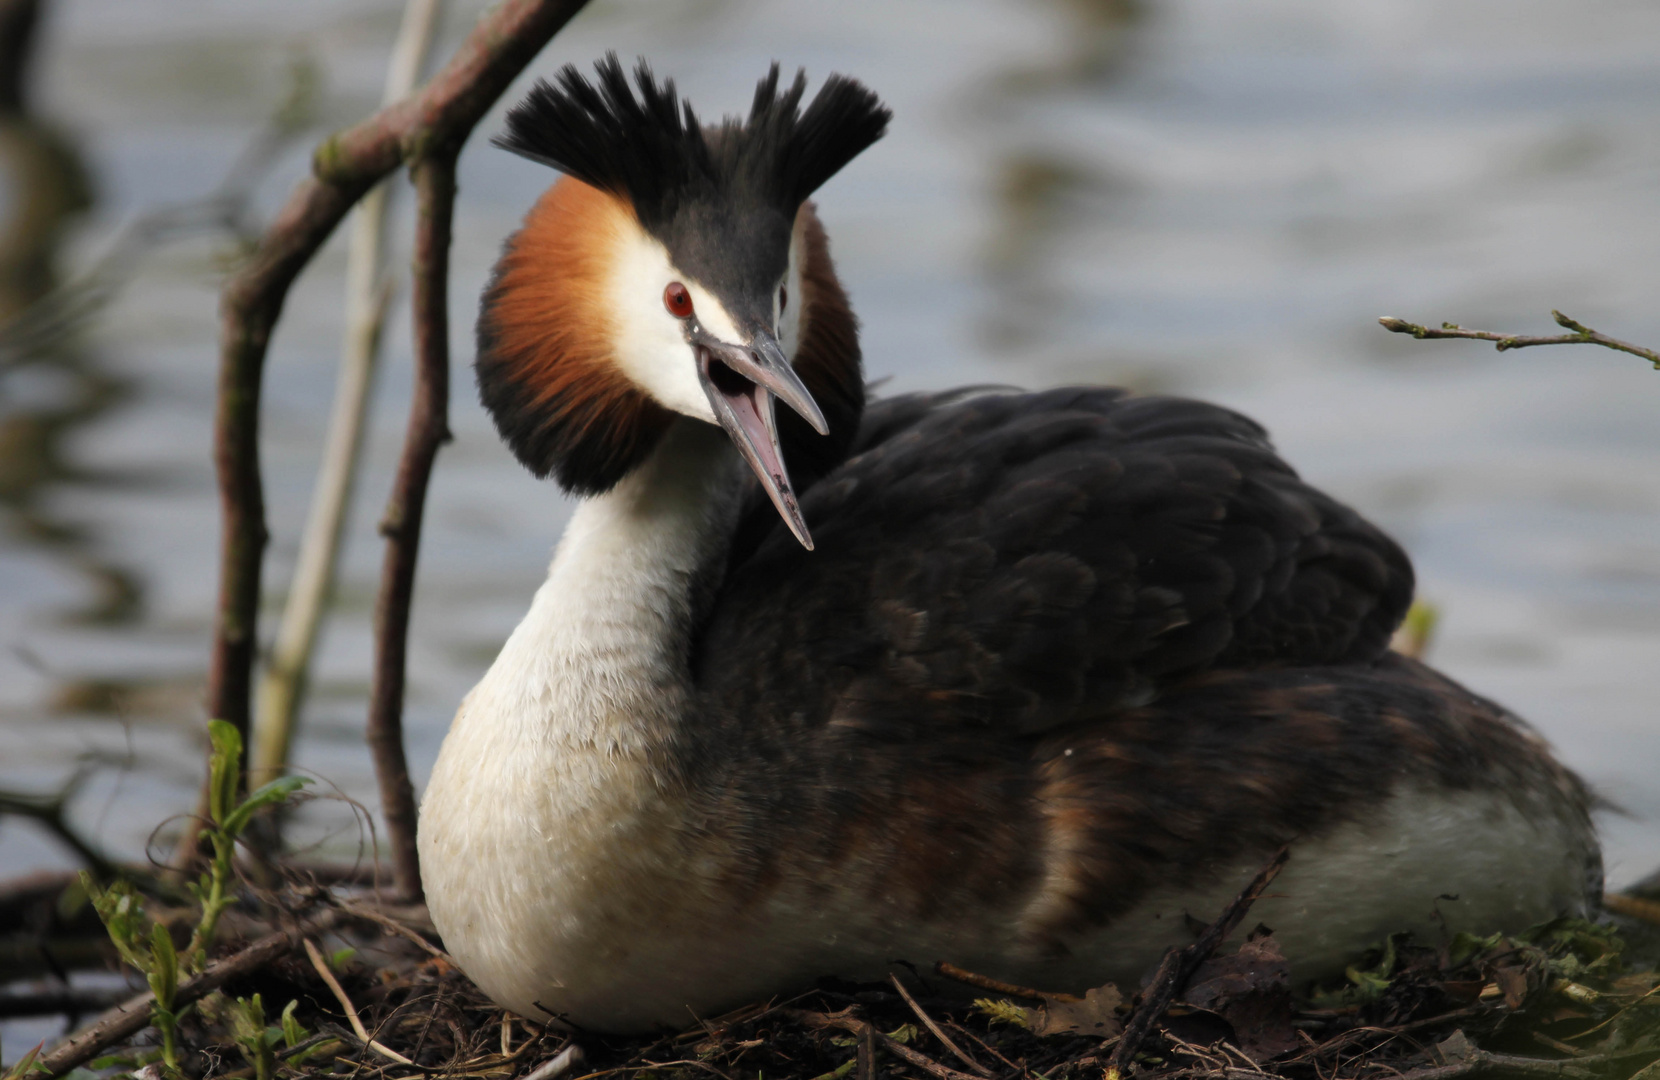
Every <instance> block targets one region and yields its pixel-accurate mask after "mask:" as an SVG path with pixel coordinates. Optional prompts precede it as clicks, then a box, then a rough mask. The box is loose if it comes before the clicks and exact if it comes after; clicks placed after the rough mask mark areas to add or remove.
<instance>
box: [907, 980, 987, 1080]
mask: <svg viewBox="0 0 1660 1080" xmlns="http://www.w3.org/2000/svg"><path fill="white" fill-rule="evenodd" d="M888 981H889V982H891V983H893V988H894V989H895V990H898V991H899V996H900V997H902V998H904V999H905V1004H907V1005H909V1006H910V1007H911V1011H912V1012H914V1013H916V1018H917V1019H918V1020H921V1021H922V1026H923V1027H925V1028H927V1029H928V1030H929V1031H931V1032H933V1033H934V1038H936V1039H938V1040H939V1041H940V1044H941V1045H943V1046H944V1047H945V1048H946V1049H947V1050H949V1051H951V1052H952V1053H953V1054H955V1055H956V1057H957V1060H958V1061H960V1062H962V1063H963V1064H964V1065H967V1066H968V1067H969V1068H970V1069H972V1070H973V1071H974V1072H977V1073H979V1074H980V1075H981V1076H985V1077H990V1076H991V1070H990V1069H988V1068H986V1067H985V1066H984V1065H982V1064H980V1063H979V1062H978V1061H975V1060H974V1059H973V1058H971V1057H969V1056H968V1055H967V1054H965V1053H963V1051H962V1048H961V1047H959V1046H958V1045H957V1044H956V1043H954V1042H952V1041H951V1037H950V1036H949V1035H947V1034H946V1033H945V1032H944V1031H941V1030H940V1026H939V1025H938V1024H936V1023H934V1018H933V1017H932V1016H929V1015H928V1014H927V1013H925V1012H923V1011H922V1006H921V1005H918V1004H917V1003H916V999H915V998H913V997H912V996H911V992H910V991H909V990H907V989H905V984H904V983H902V982H900V981H899V976H897V975H893V974H889V975H888Z"/></svg>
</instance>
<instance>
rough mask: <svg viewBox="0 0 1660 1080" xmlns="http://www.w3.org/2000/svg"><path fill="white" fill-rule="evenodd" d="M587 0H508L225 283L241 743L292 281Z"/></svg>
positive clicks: (303, 191) (213, 671)
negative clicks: (266, 400) (355, 208)
mask: <svg viewBox="0 0 1660 1080" xmlns="http://www.w3.org/2000/svg"><path fill="white" fill-rule="evenodd" d="M584 3H585V0H503V2H502V3H501V4H500V5H499V6H498V7H496V8H495V9H494V10H493V11H492V12H491V13H490V14H489V15H488V16H486V17H485V18H483V19H481V20H480V21H479V23H478V25H477V26H476V27H475V28H474V30H473V32H472V34H471V35H469V36H468V38H467V40H466V42H465V43H463V45H462V46H461V48H460V50H459V51H458V52H457V53H456V55H455V57H454V58H453V59H452V60H451V61H450V63H449V64H448V65H447V66H446V67H445V68H444V70H443V71H441V72H439V73H438V75H436V76H435V77H434V78H433V79H432V81H431V82H429V83H428V84H427V86H426V88H425V89H424V90H423V91H422V92H421V93H420V94H418V95H416V96H414V97H412V98H407V99H405V100H404V101H402V102H399V103H398V104H396V105H393V106H390V107H388V108H384V109H382V110H380V111H379V112H377V113H376V114H375V115H374V116H372V117H370V118H369V119H367V120H365V121H363V122H362V123H360V124H358V125H356V126H355V127H352V128H349V129H347V130H346V131H343V132H340V133H338V134H336V135H334V136H332V137H331V138H329V139H327V140H325V141H324V142H323V144H322V146H320V147H319V148H318V150H317V153H316V154H315V155H314V158H313V175H312V176H311V177H308V178H307V179H305V180H304V181H302V182H301V183H300V184H299V185H298V186H297V187H296V188H295V190H294V192H293V193H292V194H291V195H290V196H289V199H288V202H287V203H286V204H285V205H284V207H283V208H282V210H281V211H279V212H278V214H277V216H276V218H275V219H274V220H273V221H272V223H271V226H270V227H269V228H268V229H267V230H266V232H265V235H264V237H263V238H262V239H261V241H260V244H259V247H258V248H257V250H255V252H254V253H253V255H252V257H251V258H250V259H249V260H248V262H247V264H246V265H245V266H244V267H243V268H242V270H241V271H239V272H238V273H237V274H236V275H235V276H234V277H233V278H232V279H231V280H230V281H229V282H228V283H227V284H226V286H225V290H224V293H223V295H222V300H221V327H222V328H221V334H220V367H219V401H218V413H217V418H216V421H215V431H214V459H215V465H216V471H217V473H218V477H219V494H220V503H221V510H222V515H223V525H222V528H223V535H222V538H221V546H220V551H221V565H220V578H219V604H218V611H217V614H216V618H215V625H214V644H213V657H212V661H211V664H210V666H209V669H208V692H207V707H208V714H209V715H210V716H213V717H217V718H220V719H223V720H226V721H229V722H230V723H231V724H233V725H235V726H236V727H237V729H238V730H239V731H241V733H242V735H243V742H244V745H246V744H247V734H248V713H249V695H250V691H251V689H252V678H253V663H254V649H255V630H256V623H257V619H258V614H259V594H260V571H261V566H262V557H263V555H264V551H265V542H266V538H267V536H266V527H265V492H264V485H263V481H262V479H261V476H260V466H259V401H260V389H261V381H262V375H263V372H264V366H265V354H266V350H267V348H268V346H269V344H270V339H271V332H272V330H273V329H274V327H275V326H276V322H277V319H278V317H279V316H280V315H281V314H282V306H283V301H284V300H285V299H286V297H287V294H288V289H289V287H290V286H291V285H292V284H293V282H294V279H295V277H296V276H297V275H298V274H299V272H300V271H301V270H302V269H304V267H305V266H306V264H307V263H309V262H310V261H311V258H312V256H313V255H315V254H316V252H317V249H318V248H320V247H321V246H322V244H323V242H324V241H325V240H326V239H327V238H328V236H329V234H330V233H332V232H333V231H334V228H335V226H337V225H338V224H339V223H340V221H341V219H342V218H343V217H345V215H346V212H347V211H348V210H349V209H351V207H352V205H353V204H354V203H356V202H357V201H358V200H359V199H360V198H362V197H363V196H364V194H366V193H367V192H368V191H369V189H370V188H372V187H373V186H374V185H375V184H376V183H378V182H379V181H380V180H381V179H383V178H384V177H385V176H386V175H387V174H388V173H390V172H391V171H392V170H393V169H395V168H397V167H398V166H399V165H401V164H403V163H404V162H405V161H412V162H419V161H421V160H424V159H426V158H429V157H432V156H435V155H436V156H440V157H444V158H448V159H451V160H453V158H454V156H455V154H456V153H458V152H459V149H460V147H461V144H462V143H463V142H464V141H465V140H466V137H467V135H468V134H469V133H470V132H471V131H472V129H473V126H474V125H475V124H477V123H478V121H479V118H480V117H482V116H483V115H484V112H485V110H486V109H488V108H489V107H490V105H491V103H492V102H494V101H495V100H496V98H497V97H499V96H500V95H501V93H502V91H503V90H505V89H506V88H507V86H508V84H509V83H510V82H511V81H512V80H513V78H514V76H516V75H517V74H518V73H519V72H520V71H521V70H523V68H524V66H525V65H526V64H527V63H529V62H530V60H531V58H532V57H534V56H535V55H536V53H537V52H538V51H539V50H540V49H541V48H542V46H543V45H544V44H546V43H547V41H548V39H549V38H550V37H552V36H553V34H554V33H555V32H556V31H557V30H558V29H559V28H560V27H562V26H564V25H565V23H566V22H568V21H569V20H570V18H571V17H572V16H573V15H575V14H576V13H577V12H578V11H579V10H581V8H582V7H583V4H584ZM405 782H407V780H406V781H405Z"/></svg>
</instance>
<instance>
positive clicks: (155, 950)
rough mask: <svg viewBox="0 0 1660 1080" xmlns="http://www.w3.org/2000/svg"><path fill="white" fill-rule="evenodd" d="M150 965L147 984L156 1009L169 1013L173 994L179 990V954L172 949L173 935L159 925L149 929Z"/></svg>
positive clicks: (171, 1007)
mask: <svg viewBox="0 0 1660 1080" xmlns="http://www.w3.org/2000/svg"><path fill="white" fill-rule="evenodd" d="M150 964H151V966H150V971H149V973H148V974H149V983H150V990H151V992H152V993H154V994H155V995H156V1007H157V1009H158V1010H165V1011H168V1012H171V1011H172V1009H173V994H174V992H175V991H177V990H178V988H179V954H178V952H177V950H175V949H174V948H173V935H171V934H169V933H168V932H167V927H165V926H163V925H162V924H161V923H156V924H155V925H154V926H152V927H151V928H150Z"/></svg>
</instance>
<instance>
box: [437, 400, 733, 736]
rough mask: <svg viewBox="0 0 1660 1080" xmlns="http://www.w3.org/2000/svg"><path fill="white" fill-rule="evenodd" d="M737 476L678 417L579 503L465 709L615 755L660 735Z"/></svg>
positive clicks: (716, 434)
mask: <svg viewBox="0 0 1660 1080" xmlns="http://www.w3.org/2000/svg"><path fill="white" fill-rule="evenodd" d="M741 468H742V465H741V463H740V461H739V459H738V456H737V454H736V453H735V452H734V451H733V449H732V446H731V443H730V441H729V440H728V439H727V437H726V435H725V434H724V433H722V432H721V431H720V430H719V429H718V428H715V427H714V426H712V425H709V424H704V423H699V422H697V421H695V420H680V421H677V422H676V423H675V424H674V425H673V427H672V428H670V430H669V432H668V433H667V434H666V435H665V436H664V438H663V440H662V442H661V443H660V444H659V446H658V448H657V449H656V451H654V452H653V454H652V455H651V457H650V458H648V459H647V461H646V462H645V463H644V464H643V465H641V466H640V467H639V468H638V469H636V470H635V471H634V472H632V473H630V474H629V475H628V476H627V477H626V478H624V479H623V480H622V482H620V483H619V484H618V485H617V486H616V487H615V488H613V489H612V490H611V491H609V492H607V493H605V494H604V495H600V496H597V497H595V498H592V499H588V500H586V501H584V502H583V503H582V504H581V505H580V506H579V507H578V508H577V510H576V512H575V514H574V515H573V516H572V517H571V521H570V524H569V525H568V526H567V527H566V529H565V535H564V538H563V539H562V540H561V541H560V542H559V548H558V551H557V552H556V553H555V555H554V559H553V565H552V566H551V567H550V568H549V571H548V578H547V580H546V581H545V582H544V583H543V584H542V587H541V588H540V589H539V590H537V593H536V598H535V600H534V601H532V603H531V606H530V611H529V613H528V614H527V615H526V616H525V618H524V621H523V622H521V623H520V624H519V626H518V628H517V629H516V630H514V631H513V635H512V637H510V638H509V639H508V641H507V644H506V645H505V646H503V648H502V651H501V655H500V656H498V657H497V659H496V662H495V663H494V664H493V665H492V666H491V668H490V671H489V673H488V674H487V675H485V677H484V679H483V681H482V682H480V684H479V686H478V688H477V689H476V690H475V691H474V693H473V695H472V697H473V700H471V701H469V702H468V706H467V707H464V708H463V710H462V711H463V713H464V714H465V713H486V714H491V716H490V719H489V720H488V721H487V722H489V723H492V724H502V723H506V724H508V725H512V726H515V727H517V726H521V725H528V726H529V727H530V728H531V729H532V730H521V731H518V732H515V733H514V735H516V736H517V737H521V738H522V737H526V736H530V737H534V738H538V739H540V740H548V739H553V740H558V741H564V742H567V743H571V742H575V743H581V744H585V745H588V746H594V747H606V748H608V749H609V750H611V751H613V752H615V751H628V750H636V751H637V750H640V749H643V748H644V743H645V742H648V741H655V740H657V739H661V738H663V737H665V736H667V735H668V734H669V733H670V731H671V730H672V727H673V725H674V723H675V721H676V720H677V719H678V717H679V714H680V711H681V709H682V707H683V706H684V703H685V700H686V691H687V686H688V672H687V667H686V658H687V653H688V648H689V637H688V635H689V633H690V629H691V623H692V620H693V618H694V616H695V612H694V610H693V609H694V601H695V599H696V596H695V593H696V588H697V586H698V584H699V583H700V581H701V580H702V579H703V578H704V577H705V576H706V575H707V574H709V573H710V572H711V570H712V568H713V566H714V564H715V561H716V560H718V559H720V558H722V557H724V554H725V549H726V544H727V542H728V540H729V537H730V533H731V528H732V522H733V517H734V514H735V510H736V505H737V498H736V496H737V493H738V491H739V490H740V485H739V483H738V482H737V481H738V480H739V479H740V478H741V471H740V470H741ZM485 697H487V698H490V699H493V700H491V701H489V702H488V703H487V702H485V701H482V700H478V699H480V698H485ZM480 706H483V708H479V707H480ZM509 737H514V736H512V735H510V736H509Z"/></svg>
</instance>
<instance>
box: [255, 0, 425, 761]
mask: <svg viewBox="0 0 1660 1080" xmlns="http://www.w3.org/2000/svg"><path fill="white" fill-rule="evenodd" d="M443 6H444V5H443V0H407V3H406V4H405V5H404V12H403V21H402V23H401V24H400V25H399V27H398V37H397V41H396V43H395V44H394V45H393V47H392V58H391V60H390V62H389V63H388V64H387V72H386V88H385V91H384V93H383V95H382V97H381V103H382V104H383V105H395V104H397V103H398V102H399V101H402V100H403V99H404V98H406V97H408V96H409V95H410V94H411V93H413V92H414V90H415V85H416V82H417V81H418V80H419V78H420V74H421V69H422V68H423V67H425V66H426V58H427V54H428V53H429V52H430V51H431V47H432V39H433V32H434V30H435V29H436V28H437V25H438V18H439V15H440V14H441V13H442V11H443ZM388 203H389V199H388V191H387V185H386V183H384V182H382V183H380V184H377V185H376V186H375V188H374V190H372V191H370V192H369V194H367V195H365V196H364V197H363V201H362V202H361V203H360V204H358V207H357V209H356V210H355V211H354V212H353V215H352V217H353V221H352V233H351V242H350V245H349V246H348V248H347V251H346V334H345V342H344V343H343V347H342V349H341V357H340V372H339V376H338V380H337V383H336V385H335V390H334V407H333V410H332V412H331V413H330V416H329V428H328V434H327V436H326V437H325V438H324V442H323V456H322V463H321V465H320V466H319V467H318V470H317V485H316V487H315V488H314V489H313V491H312V496H311V507H310V509H309V510H308V511H307V514H306V523H305V531H304V532H303V533H302V534H301V538H300V551H299V555H298V557H297V558H296V559H295V562H294V578H293V581H292V582H291V583H290V584H289V588H288V599H287V601H286V603H285V604H284V606H283V611H282V621H281V622H279V623H278V624H277V634H276V638H275V640H274V641H273V642H272V645H271V656H270V659H269V661H268V662H267V664H266V668H265V675H264V677H263V678H262V679H261V680H260V684H259V702H258V704H259V708H258V709H257V710H256V713H255V716H254V739H253V745H252V748H251V749H250V752H249V753H250V761H251V767H252V769H253V775H252V776H250V778H249V779H250V783H251V784H252V785H258V784H262V783H265V782H266V781H269V780H274V779H276V778H277V777H278V776H280V775H282V774H283V773H284V772H286V771H287V770H288V758H289V752H290V748H291V747H292V745H293V741H294V727H295V717H296V714H297V712H298V709H299V704H300V698H301V697H302V696H303V695H304V693H305V685H306V676H307V673H308V671H309V669H310V666H311V654H312V651H313V649H314V648H315V646H316V644H317V630H318V627H319V626H320V625H321V623H322V619H323V612H324V610H325V608H326V607H327V606H328V599H329V595H330V594H331V593H332V592H333V590H334V578H335V562H336V558H337V556H338V555H339V552H340V542H341V538H342V536H343V534H344V531H345V523H346V509H347V507H348V506H349V505H350V504H351V496H352V488H353V486H354V485H355V481H356V479H357V472H358V462H359V460H360V458H361V456H362V451H363V432H364V428H365V417H366V415H367V413H368V405H369V389H370V387H371V386H372V385H373V382H374V374H375V368H376V366H377V361H378V360H379V357H380V339H381V329H382V327H383V326H384V324H385V321H386V309H387V307H388V306H389V303H390V300H391V297H392V288H391V282H390V281H389V280H387V279H386V275H385V271H384V269H383V266H382V264H383V263H384V262H385V256H386V241H385V234H386V211H387V206H388Z"/></svg>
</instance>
